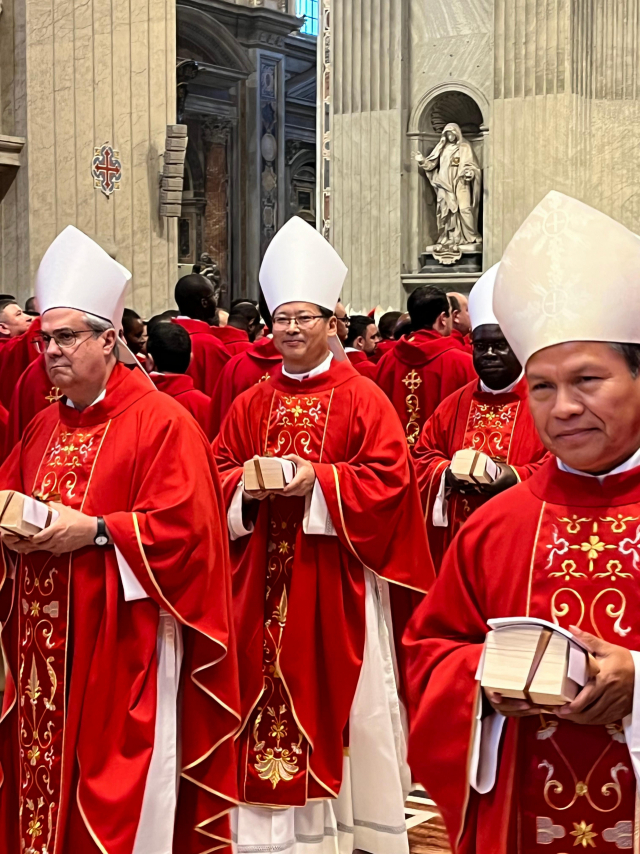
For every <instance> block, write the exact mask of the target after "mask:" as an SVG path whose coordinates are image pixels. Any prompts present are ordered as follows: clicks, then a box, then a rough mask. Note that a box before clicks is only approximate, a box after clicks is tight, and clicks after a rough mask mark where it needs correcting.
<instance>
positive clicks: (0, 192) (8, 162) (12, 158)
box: [0, 134, 26, 201]
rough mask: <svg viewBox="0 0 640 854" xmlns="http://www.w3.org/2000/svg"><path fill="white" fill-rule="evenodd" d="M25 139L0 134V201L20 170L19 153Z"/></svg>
mask: <svg viewBox="0 0 640 854" xmlns="http://www.w3.org/2000/svg"><path fill="white" fill-rule="evenodd" d="M25 142H26V139H24V137H21V136H4V135H3V134H0V201H2V199H3V198H4V196H5V195H6V193H7V190H8V189H9V187H10V186H11V184H12V183H13V179H14V178H15V177H16V172H17V171H18V169H19V168H20V152H21V151H22V149H23V147H24V144H25Z"/></svg>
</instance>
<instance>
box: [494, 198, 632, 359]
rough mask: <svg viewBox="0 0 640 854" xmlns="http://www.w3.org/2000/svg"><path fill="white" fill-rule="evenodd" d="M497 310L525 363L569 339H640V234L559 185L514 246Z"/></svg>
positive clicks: (505, 261) (499, 280) (502, 270)
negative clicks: (538, 353)
mask: <svg viewBox="0 0 640 854" xmlns="http://www.w3.org/2000/svg"><path fill="white" fill-rule="evenodd" d="M621 306H622V308H621ZM493 309H494V312H495V315H496V317H497V318H498V323H499V324H500V327H501V328H502V331H503V333H504V336H505V338H506V339H507V341H508V342H509V344H510V345H511V347H512V348H513V350H514V351H515V353H516V355H517V357H518V359H519V361H520V363H521V364H522V365H526V363H527V361H528V359H529V358H530V357H531V356H532V355H533V354H534V353H537V352H538V350H543V349H544V348H545V347H551V346H553V345H554V344H564V343H566V342H569V341H606V342H617V343H621V344H640V321H639V318H640V237H638V236H637V235H635V234H633V232H631V231H629V230H628V229H627V228H625V227H624V226H623V225H621V224H620V223H619V222H616V221H615V220H613V219H611V218H610V217H608V216H605V214H603V213H600V211H597V210H595V209H594V208H590V207H589V206H588V205H585V204H583V203H582V202H579V201H577V200H576V199H572V198H570V197H569V196H565V195H563V194H562V193H558V192H555V191H553V192H551V193H549V194H548V195H547V196H546V197H545V198H544V199H543V200H542V201H541V202H540V204H539V205H538V206H537V208H535V210H534V211H533V212H532V213H531V214H530V215H529V216H528V217H527V219H526V220H525V221H524V223H523V224H522V225H521V227H520V228H519V229H518V231H517V232H516V234H515V236H514V237H513V239H512V240H511V242H510V243H509V245H508V246H507V249H506V252H505V253H504V256H503V258H502V262H501V263H500V267H499V270H498V275H497V277H496V285H495V289H494V295H493Z"/></svg>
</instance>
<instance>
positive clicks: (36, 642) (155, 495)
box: [0, 226, 239, 854]
mask: <svg viewBox="0 0 640 854" xmlns="http://www.w3.org/2000/svg"><path fill="white" fill-rule="evenodd" d="M129 279H130V274H129V273H128V271H127V270H125V269H124V267H122V266H121V265H120V264H117V263H116V262H115V261H113V260H112V259H111V258H110V257H109V256H108V255H107V254H106V253H105V252H103V250H102V249H100V247H98V246H97V245H96V244H95V243H94V242H93V241H92V240H90V239H89V238H88V237H87V236H86V235H84V234H82V232H79V231H78V230H77V229H75V228H73V227H72V226H69V227H68V228H66V229H65V230H64V231H63V232H62V233H61V234H60V235H58V237H57V238H56V239H55V240H54V242H53V243H52V245H51V246H50V247H49V249H48V250H47V252H46V253H45V255H44V258H43V260H42V262H41V264H40V268H39V270H38V273H37V277H36V295H37V298H38V305H39V307H40V310H41V312H42V330H41V332H40V333H39V336H38V338H37V339H36V340H37V342H38V344H39V346H40V348H41V349H42V351H43V353H44V358H45V360H46V366H47V371H48V372H49V374H50V375H51V378H52V382H54V383H55V384H56V385H57V386H58V387H59V388H60V390H61V392H62V393H63V395H64V396H63V397H62V398H61V399H60V400H59V401H58V402H57V403H56V404H54V405H52V406H51V407H50V408H48V409H46V410H44V411H43V412H41V413H39V414H38V415H37V416H36V417H35V419H34V420H33V421H32V422H31V424H30V425H29V427H28V428H27V430H26V431H25V434H24V436H23V437H22V440H21V442H20V444H19V445H18V446H16V448H14V450H13V451H12V453H11V455H10V457H9V458H8V459H7V460H6V462H5V463H4V465H3V466H2V468H1V469H0V488H2V489H11V490H16V491H19V492H21V493H23V494H25V495H29V496H31V495H33V496H35V497H38V498H40V499H41V500H43V501H47V502H49V506H50V507H51V508H52V509H55V510H56V511H57V513H58V514H59V516H58V518H57V519H55V520H54V521H53V523H52V524H51V525H50V526H49V527H47V528H45V529H44V530H43V531H41V533H39V534H36V535H35V536H34V537H31V538H29V539H18V538H17V537H15V536H13V535H10V534H7V533H2V535H1V541H2V560H3V569H2V573H1V574H0V622H1V624H2V647H3V655H4V661H5V663H6V664H7V677H6V688H5V693H4V705H3V709H2V716H1V718H0V850H1V851H3V852H7V854H10V852H11V854H13V852H18V851H31V852H38V854H44V852H45V851H46V852H54V851H55V852H60V854H76V852H78V854H79V852H82V854H99V853H100V852H102V854H104V852H105V851H108V852H120V854H171V852H172V850H173V835H174V824H175V833H176V849H175V850H177V851H180V852H181V853H182V852H185V854H202V853H203V852H205V851H210V850H211V847H212V844H214V843H213V840H216V843H215V844H219V845H224V844H225V841H226V843H227V844H228V843H229V841H230V836H229V827H228V819H227V813H228V810H229V807H230V805H231V804H232V803H233V802H234V801H235V798H236V784H235V774H234V766H235V750H234V746H233V736H234V733H235V731H236V729H237V725H238V721H239V699H238V682H237V669H236V664H237V663H236V653H235V648H234V644H233V632H232V630H231V627H230V622H229V621H230V578H229V569H228V552H227V547H226V543H225V537H224V532H223V528H222V526H223V525H224V520H223V518H222V515H221V506H220V502H221V496H220V491H219V490H220V487H219V481H218V477H217V473H216V469H215V464H214V462H213V458H212V456H211V453H210V449H209V446H208V444H207V442H206V439H205V436H204V435H203V434H202V431H201V430H200V429H199V428H198V426H197V425H196V424H195V423H194V421H193V419H192V418H191V416H190V415H189V414H188V413H187V412H185V410H184V409H183V407H181V406H180V405H179V404H178V403H176V402H175V401H173V400H171V399H170V398H168V397H167V396H166V395H163V394H160V392H158V391H156V390H155V388H154V387H153V385H152V383H151V381H150V380H149V378H148V376H146V374H144V373H143V371H142V370H141V368H139V367H135V368H133V369H130V368H128V367H125V364H124V362H126V363H127V364H135V362H136V359H135V356H133V354H131V352H130V351H129V350H128V349H127V348H126V346H125V345H124V342H123V341H118V339H117V335H116V329H117V328H121V319H122V308H123V298H124V291H125V288H126V286H127V283H128V281H129ZM87 282H90V283H91V287H87ZM179 690H180V694H179V693H178V692H179ZM178 731H179V732H180V739H179V740H178ZM178 763H180V764H178ZM180 778H181V781H180V799H179V803H178V806H177V807H176V801H177V799H178V780H179V779H180ZM176 809H177V812H176Z"/></svg>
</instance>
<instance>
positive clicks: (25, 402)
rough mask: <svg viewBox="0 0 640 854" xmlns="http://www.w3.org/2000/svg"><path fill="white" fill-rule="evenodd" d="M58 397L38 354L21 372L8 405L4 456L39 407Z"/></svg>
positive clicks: (42, 360) (38, 410)
mask: <svg viewBox="0 0 640 854" xmlns="http://www.w3.org/2000/svg"><path fill="white" fill-rule="evenodd" d="M59 398H60V389H59V388H58V387H57V386H54V385H53V383H52V382H51V380H50V378H49V374H48V373H47V370H46V368H45V362H44V356H43V355H40V356H38V358H37V359H36V360H35V362H31V364H30V365H29V367H28V368H27V369H26V370H25V371H23V372H22V375H21V377H20V379H19V380H18V384H17V385H16V387H15V389H14V392H13V395H12V396H11V404H10V406H9V424H8V427H7V436H6V441H5V446H4V447H5V452H6V456H8V455H9V452H10V451H11V450H12V448H13V446H14V445H15V444H16V442H17V441H19V439H20V437H21V436H22V434H23V433H24V431H25V429H26V426H27V424H28V423H29V422H30V421H31V419H32V418H34V417H35V416H36V415H37V414H38V412H40V410H41V409H46V408H47V406H51V404H52V403H56V401H58V400H59Z"/></svg>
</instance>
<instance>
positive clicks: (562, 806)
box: [405, 458, 640, 854]
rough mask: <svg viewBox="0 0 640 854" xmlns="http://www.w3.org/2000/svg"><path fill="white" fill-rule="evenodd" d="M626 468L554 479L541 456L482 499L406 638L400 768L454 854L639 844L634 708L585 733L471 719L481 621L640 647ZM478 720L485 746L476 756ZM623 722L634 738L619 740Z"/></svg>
mask: <svg viewBox="0 0 640 854" xmlns="http://www.w3.org/2000/svg"><path fill="white" fill-rule="evenodd" d="M635 466H636V468H633V469H631V470H629V471H626V472H623V473H619V474H611V475H609V476H607V477H606V478H604V479H603V480H602V482H600V481H599V479H597V478H590V477H587V476H581V475H579V474H569V473H567V472H563V471H560V470H559V469H558V465H557V461H556V459H555V458H550V459H549V460H548V461H547V462H545V464H544V465H543V466H542V467H541V468H540V469H539V470H538V471H537V472H536V473H535V474H534V475H533V476H532V477H530V478H529V479H528V480H527V481H525V482H524V483H521V484H518V485H517V486H515V487H514V488H513V489H510V490H509V491H508V492H505V493H503V494H502V495H499V496H497V497H496V498H494V499H492V500H491V501H489V502H488V503H487V504H486V505H485V506H484V507H481V508H480V509H479V510H478V511H477V512H476V513H474V514H473V516H472V517H471V519H469V521H468V522H467V523H466V524H465V525H464V526H463V528H462V529H461V530H460V532H459V534H458V536H457V537H456V539H455V540H454V541H453V543H452V544H451V546H450V548H449V550H448V551H447V554H446V556H445V559H444V563H443V566H442V570H441V572H440V574H439V576H438V579H437V581H436V583H435V584H434V586H433V588H432V590H431V591H430V593H429V596H428V597H426V599H425V601H424V602H423V604H422V605H421V606H420V608H419V609H418V610H417V612H416V614H415V615H414V618H413V621H412V623H411V624H410V626H409V629H408V630H407V634H406V636H405V645H406V654H407V659H408V679H409V690H410V697H411V703H412V728H411V737H410V745H409V760H410V764H411V768H412V770H413V773H414V776H415V778H416V779H417V780H418V781H419V782H421V783H422V784H423V785H424V786H425V787H426V789H427V791H428V792H429V794H430V795H431V796H432V797H433V798H434V800H435V801H436V803H437V804H438V806H439V807H440V809H441V810H442V812H443V816H444V819H445V822H446V825H447V828H448V831H449V834H450V837H451V840H452V843H453V846H454V850H455V851H457V852H460V854H512V852H516V851H518V852H522V854H534V852H539V851H543V850H544V851H546V852H549V854H561V852H568V851H574V850H576V846H577V847H578V850H580V851H583V850H584V851H591V850H596V851H598V852H611V854H614V852H616V851H619V850H621V849H629V850H632V849H633V845H634V842H633V840H637V839H638V834H639V833H640V825H639V824H638V819H637V817H636V804H635V799H636V781H635V777H634V771H633V767H634V763H632V758H633V757H634V755H635V756H636V757H637V750H638V748H637V742H638V732H637V720H636V717H637V714H638V712H639V711H640V710H638V708H637V704H636V703H634V712H635V714H634V716H633V718H632V720H631V721H629V719H625V727H623V726H622V725H621V724H620V723H615V724H612V725H609V726H606V727H604V726H584V725H579V724H575V723H571V722H569V721H566V720H561V719H559V718H558V717H556V716H555V715H552V714H543V715H542V716H534V717H528V718H523V719H520V720H517V719H515V718H510V719H504V718H503V717H502V716H499V715H496V714H492V715H489V716H488V717H486V716H485V718H484V719H483V720H482V723H481V722H480V718H481V716H482V706H481V703H480V702H479V701H480V699H481V693H480V692H481V689H480V687H479V682H478V681H476V678H475V677H476V672H477V669H478V664H479V662H480V657H481V655H482V649H483V641H484V638H485V634H486V632H487V631H488V630H489V627H488V625H487V620H489V619H491V618H498V617H510V616H524V615H529V616H532V617H540V618H543V619H546V620H550V621H553V622H556V623H559V624H560V625H561V626H563V627H565V628H568V627H569V626H571V625H575V626H578V627H579V628H581V629H583V630H585V631H588V632H591V633H592V634H594V635H596V636H597V637H600V638H603V639H604V640H606V641H608V642H610V643H614V644H619V645H621V646H624V647H627V648H628V649H631V650H638V649H640V625H639V624H638V621H637V619H636V618H637V614H638V612H639V610H640V583H639V569H640V468H638V467H637V466H638V462H637V461H636V462H635ZM638 696H640V695H638ZM502 724H504V729H503V731H502V734H501V743H500V749H499V751H498V750H497V744H496V743H495V742H494V743H493V745H492V744H491V742H492V739H491V737H490V733H491V732H493V734H494V736H495V735H500V729H499V727H500V725H502ZM496 725H497V729H496ZM480 726H482V733H483V735H487V736H488V740H487V742H485V743H484V744H483V745H482V746H481V747H480V761H479V762H478V761H477V756H476V755H475V754H474V751H473V747H474V746H477V743H476V741H475V737H476V735H477V734H478V727H480ZM629 726H630V727H631V728H632V729H633V731H634V737H633V739H630V741H629V744H627V743H625V729H626V731H627V734H628V735H630V732H629ZM630 750H633V753H632V754H631V755H630ZM491 758H493V759H494V761H495V760H496V759H497V778H496V780H495V784H494V785H492V779H491V777H492V774H491V762H490V761H489V760H490V759H491ZM635 761H637V758H636V759H634V762H635ZM476 766H477V768H476ZM476 773H478V777H477V778H476V779H475V787H474V788H472V787H471V786H470V781H472V780H473V778H474V776H475V775H476ZM476 789H478V790H482V791H483V792H484V794H479V793H478V790H476Z"/></svg>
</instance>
